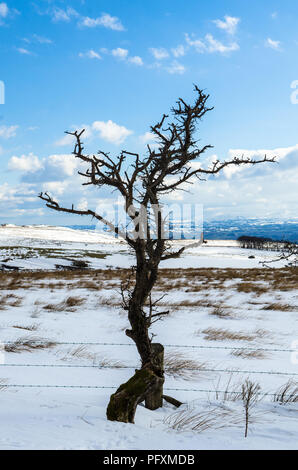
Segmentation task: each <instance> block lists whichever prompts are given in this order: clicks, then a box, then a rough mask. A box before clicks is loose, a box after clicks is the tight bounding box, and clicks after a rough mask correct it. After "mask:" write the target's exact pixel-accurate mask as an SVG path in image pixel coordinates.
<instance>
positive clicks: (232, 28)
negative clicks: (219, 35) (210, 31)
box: [213, 15, 240, 35]
mask: <svg viewBox="0 0 298 470" xmlns="http://www.w3.org/2000/svg"><path fill="white" fill-rule="evenodd" d="M213 22H214V23H215V24H216V26H217V27H218V28H219V29H222V30H224V31H225V32H226V33H228V34H231V35H233V34H235V33H236V30H237V26H238V24H239V22H240V18H236V17H235V16H228V15H225V17H224V20H214V21H213Z"/></svg>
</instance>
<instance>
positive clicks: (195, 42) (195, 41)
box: [185, 33, 206, 53]
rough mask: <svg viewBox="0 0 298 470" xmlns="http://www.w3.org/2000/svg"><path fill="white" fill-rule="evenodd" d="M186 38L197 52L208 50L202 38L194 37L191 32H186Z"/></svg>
mask: <svg viewBox="0 0 298 470" xmlns="http://www.w3.org/2000/svg"><path fill="white" fill-rule="evenodd" d="M185 40H186V42H187V44H188V45H189V46H192V47H194V48H195V49H196V51H197V52H199V53H202V52H205V51H206V45H205V44H204V42H203V41H201V40H200V39H192V38H191V37H190V36H189V34H187V33H186V34H185Z"/></svg>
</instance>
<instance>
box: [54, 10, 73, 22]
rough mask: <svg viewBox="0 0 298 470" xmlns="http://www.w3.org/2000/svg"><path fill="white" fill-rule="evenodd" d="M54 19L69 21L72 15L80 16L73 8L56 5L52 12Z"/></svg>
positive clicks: (56, 20)
mask: <svg viewBox="0 0 298 470" xmlns="http://www.w3.org/2000/svg"><path fill="white" fill-rule="evenodd" d="M51 14H52V19H53V21H55V22H59V21H64V22H69V21H70V20H71V19H72V17H75V18H76V17H78V16H79V14H78V12H77V11H76V10H74V9H73V8H70V7H69V8H67V9H66V10H62V8H58V7H55V8H54V9H53V10H52V12H51Z"/></svg>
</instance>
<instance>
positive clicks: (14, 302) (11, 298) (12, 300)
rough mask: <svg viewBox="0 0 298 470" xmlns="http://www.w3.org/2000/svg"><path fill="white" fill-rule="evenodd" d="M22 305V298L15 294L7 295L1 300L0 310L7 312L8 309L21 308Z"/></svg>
mask: <svg viewBox="0 0 298 470" xmlns="http://www.w3.org/2000/svg"><path fill="white" fill-rule="evenodd" d="M21 303H22V298H21V297H18V296H17V295H15V294H7V295H4V296H2V297H1V298H0V310H5V309H6V308H7V307H19V306H20V305H21Z"/></svg>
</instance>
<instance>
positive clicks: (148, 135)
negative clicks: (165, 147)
mask: <svg viewBox="0 0 298 470" xmlns="http://www.w3.org/2000/svg"><path fill="white" fill-rule="evenodd" d="M139 139H140V141H141V142H142V144H150V142H154V141H155V136H154V134H152V132H145V134H143V135H140V137H139Z"/></svg>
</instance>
